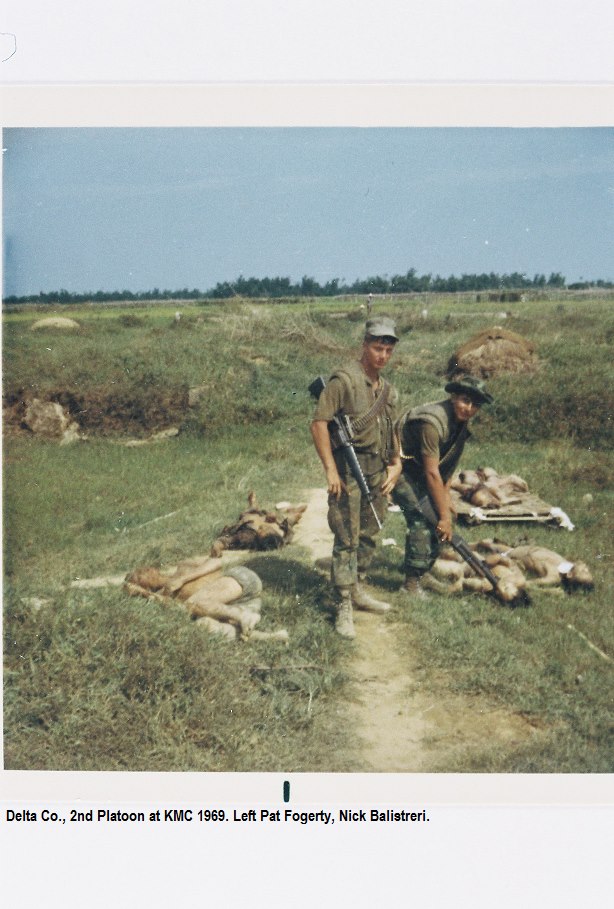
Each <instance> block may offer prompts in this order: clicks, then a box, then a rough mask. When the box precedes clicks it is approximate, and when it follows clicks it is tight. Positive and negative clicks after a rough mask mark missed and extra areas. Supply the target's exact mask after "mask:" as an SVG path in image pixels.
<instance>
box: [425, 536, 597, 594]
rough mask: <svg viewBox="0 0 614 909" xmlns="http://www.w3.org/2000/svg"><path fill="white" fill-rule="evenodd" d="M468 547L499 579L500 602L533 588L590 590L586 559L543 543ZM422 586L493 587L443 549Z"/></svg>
mask: <svg viewBox="0 0 614 909" xmlns="http://www.w3.org/2000/svg"><path fill="white" fill-rule="evenodd" d="M470 548H471V549H473V550H474V552H476V553H477V554H478V555H479V556H480V558H481V559H482V560H483V561H484V562H485V563H486V565H488V567H489V568H490V570H491V571H492V573H493V574H494V575H495V577H496V578H497V579H498V580H499V584H498V586H497V597H498V598H499V599H501V600H502V601H503V602H510V603H511V602H518V601H519V600H521V599H522V592H523V591H524V593H525V598H526V595H527V594H528V593H530V592H531V591H532V590H539V589H542V590H543V589H561V588H562V589H565V590H569V591H571V590H574V589H575V590H577V589H584V590H590V589H592V587H593V578H592V575H591V572H590V569H589V567H588V565H586V563H585V562H580V561H578V562H571V561H569V560H567V559H565V558H563V556H561V555H559V554H558V553H557V552H554V551H553V550H551V549H546V548H545V547H544V546H537V545H531V544H527V545H523V546H509V545H507V544H505V543H503V542H500V541H495V540H489V539H487V540H480V541H479V542H477V543H473V544H470ZM422 583H423V586H424V587H425V588H426V589H428V590H432V591H434V592H435V593H443V594H455V593H462V592H464V591H477V592H482V593H489V592H490V591H491V590H492V586H491V584H490V582H489V581H488V580H486V578H483V577H479V576H477V575H476V574H475V572H474V571H473V569H472V568H471V567H470V566H469V565H467V564H466V563H465V562H463V561H462V559H461V557H460V556H459V555H458V553H456V552H454V550H452V549H448V548H446V549H445V550H443V551H442V553H441V554H440V556H439V557H438V558H437V559H436V561H435V563H434V564H433V566H432V567H431V569H430V571H429V572H427V574H425V575H424V576H423V578H422Z"/></svg>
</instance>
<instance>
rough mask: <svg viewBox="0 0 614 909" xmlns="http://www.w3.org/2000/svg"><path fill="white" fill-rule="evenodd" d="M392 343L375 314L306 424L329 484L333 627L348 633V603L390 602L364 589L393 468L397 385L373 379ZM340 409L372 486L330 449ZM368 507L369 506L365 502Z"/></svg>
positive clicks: (378, 608) (396, 466) (384, 320)
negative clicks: (353, 356)
mask: <svg viewBox="0 0 614 909" xmlns="http://www.w3.org/2000/svg"><path fill="white" fill-rule="evenodd" d="M397 341H398V336H397V333H396V327H395V324H394V322H393V321H392V319H390V318H388V317H385V316H382V317H380V318H377V319H371V320H369V321H368V322H367V325H366V334H365V337H364V341H363V345H362V355H361V357H360V360H357V361H355V362H353V363H350V364H348V365H347V366H344V367H342V368H340V369H337V370H335V372H334V373H333V375H332V376H331V379H330V381H329V383H328V385H327V386H326V387H325V388H324V390H323V391H322V393H321V395H320V398H319V400H318V405H317V407H316V411H315V414H314V419H313V422H312V424H311V434H312V436H313V441H314V444H315V447H316V451H317V452H318V455H319V457H320V460H321V461H322V464H323V466H324V471H325V473H326V480H327V483H328V523H329V526H330V529H331V530H332V531H333V534H334V543H333V558H332V569H331V580H332V583H333V585H334V587H335V588H336V592H337V598H338V602H337V618H336V622H335V628H336V630H337V632H338V633H339V634H340V635H343V637H346V638H353V637H354V636H355V632H354V621H353V615H352V607H353V606H356V608H357V609H365V610H369V611H371V612H386V611H387V610H388V609H390V604H389V603H384V602H382V601H381V600H376V599H375V598H374V597H372V596H371V595H370V594H369V593H368V592H367V591H366V590H365V588H364V586H363V582H364V580H365V577H366V572H367V568H368V566H369V564H370V562H371V559H372V557H373V553H374V550H375V545H376V536H377V533H378V531H379V526H378V524H377V521H376V519H375V515H374V511H375V512H376V513H377V515H378V517H379V520H380V522H381V521H383V518H384V514H385V512H386V505H387V501H386V496H387V495H388V494H389V493H390V492H391V491H392V489H393V487H394V485H395V483H396V481H397V479H398V477H399V475H400V473H401V461H400V458H399V453H398V446H397V443H396V440H395V435H394V420H395V408H396V404H397V400H398V393H397V391H396V389H395V388H394V387H393V386H392V385H391V384H390V383H389V382H387V381H386V380H385V379H383V378H380V370H382V369H383V368H384V367H385V366H386V365H387V363H388V361H389V360H390V357H391V356H392V353H393V351H394V348H395V345H396V343H397ZM339 414H344V415H346V416H348V417H349V418H350V422H351V426H352V429H353V433H354V437H353V446H354V450H355V452H356V456H357V458H358V462H359V464H360V467H361V468H362V472H363V474H364V476H365V479H366V482H367V486H368V487H369V490H370V491H371V496H370V499H369V498H367V497H366V496H365V495H364V494H363V493H362V492H361V490H360V487H359V485H358V483H357V481H356V480H355V478H354V476H353V475H352V473H351V471H350V468H349V466H348V464H347V461H346V459H345V456H344V453H343V448H341V447H339V448H336V449H335V450H333V446H332V444H331V437H330V434H329V423H330V422H331V421H332V420H333V417H335V416H336V415H339ZM371 506H373V508H372V507H371Z"/></svg>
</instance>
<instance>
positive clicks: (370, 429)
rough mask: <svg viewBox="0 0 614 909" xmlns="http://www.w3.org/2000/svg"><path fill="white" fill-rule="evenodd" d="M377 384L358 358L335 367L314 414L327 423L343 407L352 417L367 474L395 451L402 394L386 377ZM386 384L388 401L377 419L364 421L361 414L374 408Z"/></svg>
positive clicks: (356, 449) (381, 467)
mask: <svg viewBox="0 0 614 909" xmlns="http://www.w3.org/2000/svg"><path fill="white" fill-rule="evenodd" d="M375 384H376V383H375V382H373V381H372V380H371V379H370V378H369V377H368V376H367V374H366V372H365V371H364V369H363V368H362V366H361V364H360V362H358V361H356V362H354V363H350V364H348V366H344V367H342V368H340V369H337V370H335V372H334V373H333V375H332V376H331V378H330V380H329V382H328V384H327V386H326V388H324V390H323V391H322V393H321V395H320V398H319V400H318V404H317V407H316V410H315V414H314V417H313V418H314V420H326V422H327V423H330V421H331V420H332V419H333V417H334V416H335V415H336V414H338V413H339V412H340V411H341V412H343V413H344V414H347V416H349V417H350V419H351V422H352V427H353V429H354V438H353V439H352V443H353V445H354V450H355V452H356V454H357V455H358V460H359V461H360V465H361V467H362V469H363V471H364V472H365V474H367V475H369V474H374V473H376V472H377V471H379V470H382V469H383V468H384V467H385V466H386V465H387V464H389V463H390V462H391V461H393V460H394V457H395V455H396V445H395V441H394V433H393V427H394V422H395V419H396V407H397V403H398V398H399V395H398V392H397V390H396V388H394V386H392V385H390V384H389V383H387V382H385V380H383V379H380V380H379V388H378V389H377V390H376V388H375ZM385 385H386V386H387V387H388V392H387V400H386V403H385V404H384V406H383V407H382V409H381V410H380V411H379V413H378V414H377V416H376V417H375V418H374V419H372V420H368V421H366V425H363V423H362V422H361V417H363V416H365V415H366V414H367V413H368V412H369V411H370V410H371V408H372V407H373V405H374V404H375V401H376V400H377V398H378V396H379V395H380V394H382V392H383V389H384V386H385Z"/></svg>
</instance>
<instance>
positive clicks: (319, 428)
mask: <svg viewBox="0 0 614 909" xmlns="http://www.w3.org/2000/svg"><path fill="white" fill-rule="evenodd" d="M311 435H312V438H313V444H314V445H315V447H316V451H317V453H318V456H319V458H320V460H321V462H322V466H323V467H324V473H325V474H326V483H327V488H328V494H329V495H332V496H334V497H335V498H336V499H338V498H339V496H340V495H341V493H342V491H343V489H344V486H343V482H342V480H341V477H340V476H339V471H338V470H337V465H336V464H335V459H334V457H333V449H332V446H331V444H330V433H329V431H328V421H327V420H314V421H313V422H312V424H311Z"/></svg>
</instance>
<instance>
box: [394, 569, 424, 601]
mask: <svg viewBox="0 0 614 909" xmlns="http://www.w3.org/2000/svg"><path fill="white" fill-rule="evenodd" d="M400 590H401V592H404V593H406V594H409V596H411V597H412V599H414V598H416V599H418V600H428V598H429V597H428V593H427V592H426V590H425V589H424V587H423V586H422V584H421V583H420V578H419V577H417V576H416V575H409V576H408V577H406V578H405V582H404V583H403V584H402V585H401V587H400Z"/></svg>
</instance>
